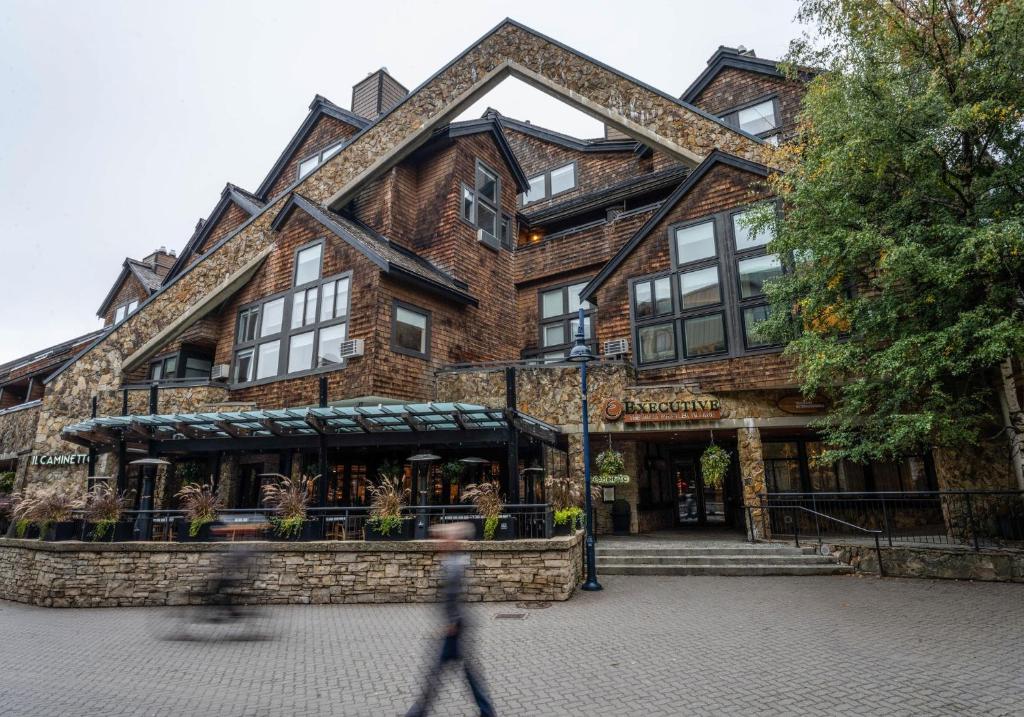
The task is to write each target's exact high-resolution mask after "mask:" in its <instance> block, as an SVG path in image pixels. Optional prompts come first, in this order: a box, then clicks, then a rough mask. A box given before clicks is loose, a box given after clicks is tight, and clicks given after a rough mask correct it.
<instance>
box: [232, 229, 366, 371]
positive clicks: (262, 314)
mask: <svg viewBox="0 0 1024 717" xmlns="http://www.w3.org/2000/svg"><path fill="white" fill-rule="evenodd" d="M322 259H323V243H322V242H318V243H316V244H310V245H308V246H305V247H302V248H301V249H299V250H298V251H297V252H296V253H295V272H294V282H295V285H294V287H293V288H292V289H290V290H289V291H287V292H285V293H283V294H278V295H275V296H270V297H267V298H265V299H262V300H261V301H259V302H257V303H255V304H252V305H249V306H245V307H243V308H242V309H240V310H239V312H238V322H237V332H236V342H235V356H234V367H233V371H232V374H231V376H232V380H233V381H234V382H235V383H249V382H252V381H267V380H272V379H275V378H277V377H278V376H283V375H286V374H302V373H304V372H309V371H316V370H320V369H323V368H326V367H330V366H336V365H339V364H341V363H342V359H341V342H342V341H344V340H345V339H346V338H347V334H348V332H347V329H348V313H349V288H350V285H351V275H350V274H348V273H346V274H338V275H334V276H329V277H323V278H321V274H322Z"/></svg>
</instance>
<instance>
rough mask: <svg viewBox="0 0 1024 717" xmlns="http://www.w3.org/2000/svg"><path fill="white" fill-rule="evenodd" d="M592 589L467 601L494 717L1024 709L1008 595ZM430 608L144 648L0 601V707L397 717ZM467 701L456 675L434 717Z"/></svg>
mask: <svg viewBox="0 0 1024 717" xmlns="http://www.w3.org/2000/svg"><path fill="white" fill-rule="evenodd" d="M603 582H604V585H605V588H606V589H605V591H604V592H603V593H595V594H585V593H584V594H580V595H578V596H577V597H575V598H574V599H573V600H572V601H570V602H568V603H562V604H556V605H553V606H552V607H550V608H548V609H543V610H528V611H527V610H518V609H517V608H516V607H515V606H514V605H509V604H491V605H484V606H479V607H477V608H475V610H476V614H477V619H478V626H479V630H478V634H479V640H480V645H479V652H480V653H481V655H482V656H483V657H484V658H485V662H484V663H483V667H482V669H483V672H484V673H485V675H486V679H487V682H488V684H489V685H490V689H491V692H492V696H493V698H494V700H495V702H496V704H497V707H498V710H499V714H502V715H563V714H564V715H570V714H588V715H616V716H623V715H645V716H646V715H681V714H685V715H704V714H743V715H750V714H786V715H789V714H808V715H824V714H877V715H934V714H950V715H954V714H956V715H961V714H986V715H1010V714H1024V701H1022V700H1024V669H1022V665H1024V585H1001V584H983V583H974V584H972V583H960V582H927V581H917V580H878V579H874V578H856V577H827V578H784V577H783V578H713V577H701V578H636V577H616V576H609V577H606V578H605V579H604V581H603ZM435 610H436V606H431V605H396V606H338V607H301V606H296V607H283V608H276V609H273V610H270V611H268V621H269V623H270V624H271V625H272V627H273V634H274V637H273V639H268V640H263V641H230V640H222V641H210V642H204V641H191V642H184V641H166V640H161V639H160V638H159V636H160V635H161V634H162V633H163V632H164V631H166V630H167V628H168V626H169V624H170V622H171V619H172V609H170V608H156V609H101V610H47V609H41V608H31V607H26V606H23V605H16V604H12V603H0V715H17V716H18V717H30V716H33V715H76V716H77V715H82V716H87V715H97V716H101V715H102V716H103V717H115V716H116V715H173V717H181V716H182V715H190V716H197V717H198V716H200V715H214V714H219V715H278V714H280V715H300V716H303V715H397V714H401V713H402V712H404V710H405V708H406V707H407V706H408V705H409V703H410V701H411V699H412V694H413V692H414V691H415V689H416V685H417V683H418V675H419V673H420V670H421V668H422V665H423V662H424V660H425V657H426V655H427V652H428V651H432V650H433V648H434V641H433V640H432V639H430V637H429V636H430V633H431V630H432V628H433V627H434V625H435V619H436V613H435ZM514 612H525V613H526V614H527V616H526V618H525V619H522V620H513V619H495V616H496V615H497V614H498V613H514ZM216 629H217V628H215V629H214V630H215V631H216ZM223 629H224V630H227V628H223ZM219 634H221V635H224V636H227V635H228V633H227V632H222V633H219ZM468 704H469V703H468V694H467V693H465V692H464V691H463V689H462V688H461V687H459V686H456V683H455V682H454V681H453V682H450V683H449V684H448V685H447V686H446V687H445V689H444V690H443V691H442V692H441V694H440V695H439V701H438V705H437V706H438V709H437V711H436V714H438V715H469V714H472V712H471V711H470V710H469V708H468Z"/></svg>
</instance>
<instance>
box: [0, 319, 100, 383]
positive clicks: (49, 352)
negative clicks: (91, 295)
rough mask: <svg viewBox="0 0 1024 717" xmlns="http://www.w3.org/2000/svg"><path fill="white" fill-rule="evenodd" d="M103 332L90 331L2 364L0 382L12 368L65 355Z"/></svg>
mask: <svg viewBox="0 0 1024 717" xmlns="http://www.w3.org/2000/svg"><path fill="white" fill-rule="evenodd" d="M104 332H106V328H105V327H104V328H102V329H97V330H96V331H90V332H89V333H87V334H83V335H82V336H76V337H75V338H73V339H68V340H67V341H62V342H60V343H59V344H54V345H53V346H47V347H46V348H45V349H40V350H38V351H33V352H32V353H30V354H26V355H25V356H20V357H18V358H16V359H12V360H11V361H7V362H5V363H2V364H0V380H3V379H4V378H6V374H8V373H10V371H11V370H12V369H14V368H17V367H19V366H21V365H24V364H28V363H34V362H36V361H40V360H42V359H44V358H46V357H47V356H55V357H56V356H60V355H61V354H63V353H66V352H67V351H69V350H71V349H72V348H74V347H75V346H77V345H78V344H81V343H85V342H86V341H89V340H91V339H94V338H96V337H97V336H99V335H100V334H102V333H104Z"/></svg>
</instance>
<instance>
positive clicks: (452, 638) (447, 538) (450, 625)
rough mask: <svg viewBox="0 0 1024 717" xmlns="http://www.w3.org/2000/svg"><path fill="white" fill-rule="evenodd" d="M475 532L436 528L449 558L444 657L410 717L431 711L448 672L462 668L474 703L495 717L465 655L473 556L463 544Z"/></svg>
mask: <svg viewBox="0 0 1024 717" xmlns="http://www.w3.org/2000/svg"><path fill="white" fill-rule="evenodd" d="M473 533H474V528H473V525H472V524H471V523H451V524H448V525H438V526H434V528H433V529H432V530H431V534H432V535H433V536H434V537H435V538H438V539H440V540H441V545H440V550H442V551H443V552H444V553H446V554H445V556H444V559H443V560H442V563H441V570H442V573H441V599H442V606H443V609H444V632H443V635H444V638H443V642H442V643H441V654H440V656H439V659H438V661H437V663H436V664H434V665H432V666H431V669H430V670H429V672H428V673H427V675H426V677H425V683H424V686H423V694H422V695H421V696H420V699H419V700H418V701H417V702H416V704H415V705H414V706H413V708H412V709H410V710H409V712H408V713H407V714H406V717H423V716H424V715H426V714H428V713H429V711H430V704H431V702H432V701H433V699H434V696H435V694H436V693H437V686H438V682H439V681H440V679H441V676H442V675H443V674H444V671H445V668H447V667H450V666H455V667H460V666H461V667H462V671H463V673H464V674H465V676H466V682H468V683H469V689H470V690H472V692H473V699H474V700H476V706H477V708H478V709H479V710H480V715H481V717H493V715H495V714H496V713H495V711H494V707H493V706H492V705H491V701H490V700H489V699H488V698H487V693H486V692H485V690H484V685H483V682H482V681H481V680H480V676H479V675H478V674H477V673H476V672H474V670H473V665H472V664H471V660H470V656H468V655H467V654H466V653H465V644H466V643H465V640H466V638H467V636H468V633H469V628H470V625H469V620H468V619H467V616H466V614H465V611H464V610H463V607H462V593H463V590H464V589H465V583H466V568H467V567H469V556H468V555H467V554H466V553H464V552H462V551H460V550H459V541H460V540H468V539H469V538H470V537H472V535H473Z"/></svg>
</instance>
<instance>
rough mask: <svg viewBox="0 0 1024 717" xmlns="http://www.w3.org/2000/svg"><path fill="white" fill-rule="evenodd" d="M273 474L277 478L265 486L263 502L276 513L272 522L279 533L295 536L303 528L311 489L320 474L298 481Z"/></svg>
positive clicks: (289, 536) (286, 536)
mask: <svg viewBox="0 0 1024 717" xmlns="http://www.w3.org/2000/svg"><path fill="white" fill-rule="evenodd" d="M271 475H273V476H275V477H276V478H277V480H276V481H275V482H274V483H268V484H267V485H265V486H263V504H264V505H266V506H267V507H268V508H272V509H273V510H274V512H275V513H276V515H275V516H273V517H272V518H271V519H270V522H271V523H273V524H274V529H275V530H276V531H277V533H278V535H281V536H283V537H285V538H293V537H295V536H297V535H298V534H299V531H301V530H302V524H303V523H304V522H305V520H306V515H307V512H308V506H309V489H310V487H311V486H312V484H313V483H314V482H315V481H316V479H317V478H319V477H320V476H315V477H308V476H303V478H302V480H301V481H299V482H297V483H296V482H293V481H292V480H291V479H289V478H288V477H286V476H283V475H281V474H280V473H273V474H271Z"/></svg>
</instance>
